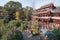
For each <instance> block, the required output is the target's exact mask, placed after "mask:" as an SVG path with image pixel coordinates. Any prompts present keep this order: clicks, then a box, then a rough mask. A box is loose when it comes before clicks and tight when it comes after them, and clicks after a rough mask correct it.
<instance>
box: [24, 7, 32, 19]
mask: <svg viewBox="0 0 60 40" xmlns="http://www.w3.org/2000/svg"><path fill="white" fill-rule="evenodd" d="M32 12H33V8H32V7H28V6H27V7H25V8H23V13H24V16H23V17H25V19H27V20H31V15H32Z"/></svg>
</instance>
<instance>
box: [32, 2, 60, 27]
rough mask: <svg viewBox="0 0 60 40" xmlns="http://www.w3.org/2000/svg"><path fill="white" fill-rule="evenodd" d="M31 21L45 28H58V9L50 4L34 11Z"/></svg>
mask: <svg viewBox="0 0 60 40" xmlns="http://www.w3.org/2000/svg"><path fill="white" fill-rule="evenodd" d="M32 19H34V20H37V21H38V23H39V24H40V25H41V26H43V27H46V28H49V27H52V28H53V27H59V26H60V7H56V6H54V5H53V4H52V3H51V4H47V5H45V6H42V7H40V8H39V9H36V10H35V12H34V14H33V15H32Z"/></svg>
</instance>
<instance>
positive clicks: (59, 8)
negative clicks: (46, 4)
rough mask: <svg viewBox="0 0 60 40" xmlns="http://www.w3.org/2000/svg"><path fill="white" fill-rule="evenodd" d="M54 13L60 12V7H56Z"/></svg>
mask: <svg viewBox="0 0 60 40" xmlns="http://www.w3.org/2000/svg"><path fill="white" fill-rule="evenodd" d="M52 12H60V7H56V8H55V9H53V10H52Z"/></svg>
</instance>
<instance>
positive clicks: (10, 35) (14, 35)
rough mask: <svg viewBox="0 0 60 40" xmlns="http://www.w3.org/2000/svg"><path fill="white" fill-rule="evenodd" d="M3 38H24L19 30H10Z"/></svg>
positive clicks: (15, 39) (17, 39) (21, 39)
mask: <svg viewBox="0 0 60 40" xmlns="http://www.w3.org/2000/svg"><path fill="white" fill-rule="evenodd" d="M1 40H23V35H22V33H21V32H20V31H18V30H9V31H8V32H6V33H5V34H4V35H3V36H2V38H1Z"/></svg>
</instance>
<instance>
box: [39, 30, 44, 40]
mask: <svg viewBox="0 0 60 40" xmlns="http://www.w3.org/2000/svg"><path fill="white" fill-rule="evenodd" d="M40 40H44V34H43V32H42V31H40Z"/></svg>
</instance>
